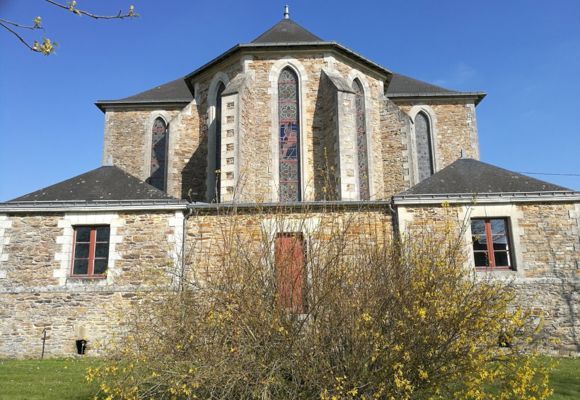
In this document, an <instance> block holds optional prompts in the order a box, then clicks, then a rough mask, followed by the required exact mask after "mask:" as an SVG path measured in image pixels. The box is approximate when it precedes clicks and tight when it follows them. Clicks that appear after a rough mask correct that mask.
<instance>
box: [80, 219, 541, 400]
mask: <svg viewBox="0 0 580 400" xmlns="http://www.w3.org/2000/svg"><path fill="white" fill-rule="evenodd" d="M228 218H229V221H230V222H228V224H233V225H234V226H231V227H228V228H227V229H224V232H223V235H224V236H223V237H224V244H223V245H222V247H221V248H220V249H219V254H220V262H219V266H218V267H217V268H215V270H213V271H212V273H211V274H206V275H205V276H204V277H203V279H201V278H200V275H195V276H197V279H192V280H190V281H188V282H187V284H186V285H184V287H183V289H182V290H180V291H177V292H174V293H171V294H168V295H167V296H166V298H165V299H164V300H163V301H156V302H151V303H150V304H142V305H141V306H139V307H138V308H137V309H136V310H135V313H134V314H135V315H134V316H132V318H131V331H130V332H129V334H128V335H127V337H126V338H125V339H124V342H123V346H122V347H120V348H119V350H118V353H117V356H118V357H117V358H111V359H110V360H108V362H107V363H105V364H104V365H103V366H101V367H98V368H93V369H90V370H89V371H88V373H87V379H88V380H90V381H93V380H96V381H97V382H99V384H100V389H101V390H100V393H99V395H98V396H100V398H118V399H149V398H155V399H321V400H331V399H332V400H334V399H537V400H539V399H545V398H547V397H548V396H549V395H550V389H549V386H548V381H547V374H548V370H547V367H545V366H544V365H542V364H541V363H540V362H538V361H537V360H536V359H535V358H534V357H533V356H532V355H530V351H531V346H532V343H531V338H532V337H533V335H534V330H535V329H538V327H537V325H538V323H537V321H535V320H534V318H532V316H531V315H530V314H529V313H528V312H526V311H525V310H521V309H515V308H512V306H511V305H512V304H513V303H512V300H513V293H512V289H511V287H510V285H509V284H508V283H505V282H499V281H497V280H493V279H491V278H489V277H487V278H485V277H481V276H476V275H475V274H474V272H473V271H472V270H471V269H468V268H466V267H465V265H464V257H463V256H464V254H463V251H464V248H463V246H464V242H463V241H462V240H461V239H460V238H459V237H457V235H451V234H450V233H449V231H448V232H447V233H444V234H423V235H420V237H419V236H418V235H417V234H416V235H414V236H413V237H412V238H411V237H408V238H403V239H399V240H393V239H390V238H389V236H388V235H385V234H382V233H381V232H376V228H372V227H371V225H372V224H369V226H368V229H366V228H365V227H363V228H361V227H360V224H354V223H349V222H345V221H344V220H341V221H335V222H333V223H331V224H330V226H328V225H325V226H319V227H318V228H317V230H316V231H312V228H311V227H310V228H309V229H310V231H311V235H310V236H309V238H307V239H308V240H307V243H306V244H305V245H304V247H305V248H306V252H305V262H304V264H305V266H304V268H305V269H304V272H305V274H306V276H307V278H306V281H307V282H306V283H304V284H301V286H300V287H301V290H302V291H303V302H304V304H303V308H304V309H303V311H302V312H301V313H300V314H298V313H296V312H292V310H290V309H289V308H288V304H287V302H285V301H284V300H283V299H281V295H280V285H281V283H280V281H279V274H277V273H276V272H275V270H276V268H277V266H276V263H277V261H276V259H275V257H274V256H273V255H272V249H273V248H274V243H273V241H274V240H275V237H273V236H272V235H270V234H268V233H267V232H262V235H260V237H256V235H253V236H251V235H250V236H251V237H245V236H244V235H243V234H242V233H240V232H242V231H243V230H241V229H238V228H239V226H235V225H236V223H235V222H231V221H233V220H235V219H236V218H237V217H236V216H229V217H228ZM240 218H242V217H240ZM255 218H258V217H255ZM369 218H371V217H369ZM373 226H374V225H373ZM374 229H375V230H374ZM454 236H455V237H454ZM305 240H306V239H305ZM204 257H206V255H203V254H202V256H201V257H200V259H202V258H204ZM191 265H193V267H195V265H196V262H195V260H194V261H192V262H191ZM191 276H194V274H192V275H191Z"/></svg>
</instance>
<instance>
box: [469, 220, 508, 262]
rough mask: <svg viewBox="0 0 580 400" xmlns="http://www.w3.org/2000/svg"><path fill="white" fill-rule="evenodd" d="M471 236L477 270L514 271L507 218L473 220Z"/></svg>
mask: <svg viewBox="0 0 580 400" xmlns="http://www.w3.org/2000/svg"><path fill="white" fill-rule="evenodd" d="M471 235H472V239H473V258H474V259H475V267H476V268H497V269H514V265H513V261H512V254H511V253H512V249H511V244H510V243H511V240H510V232H509V224H508V220H507V219H506V218H472V219H471Z"/></svg>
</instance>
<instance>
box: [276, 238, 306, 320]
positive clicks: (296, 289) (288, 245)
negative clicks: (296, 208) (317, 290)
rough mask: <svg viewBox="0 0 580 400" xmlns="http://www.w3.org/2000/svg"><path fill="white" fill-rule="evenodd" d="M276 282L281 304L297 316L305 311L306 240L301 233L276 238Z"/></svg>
mask: <svg viewBox="0 0 580 400" xmlns="http://www.w3.org/2000/svg"><path fill="white" fill-rule="evenodd" d="M275 263H276V280H277V284H278V301H279V304H280V305H281V306H282V307H284V308H286V309H287V310H289V311H290V312H292V313H295V314H303V313H304V311H305V304H304V295H305V282H306V273H305V269H306V268H305V257H304V240H303V238H302V235H301V234H299V233H283V234H279V235H278V237H277V238H276V251H275Z"/></svg>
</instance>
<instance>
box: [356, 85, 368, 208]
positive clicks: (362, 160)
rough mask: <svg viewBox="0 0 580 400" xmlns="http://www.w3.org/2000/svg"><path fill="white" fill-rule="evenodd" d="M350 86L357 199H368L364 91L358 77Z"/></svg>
mask: <svg viewBox="0 0 580 400" xmlns="http://www.w3.org/2000/svg"><path fill="white" fill-rule="evenodd" d="M352 88H353V90H354V93H355V99H356V153H357V160H358V192H359V199H360V200H369V199H370V189H369V156H368V143H367V124H366V118H365V93H364V90H363V87H362V85H361V83H360V81H359V80H358V79H355V80H354V81H353V83H352Z"/></svg>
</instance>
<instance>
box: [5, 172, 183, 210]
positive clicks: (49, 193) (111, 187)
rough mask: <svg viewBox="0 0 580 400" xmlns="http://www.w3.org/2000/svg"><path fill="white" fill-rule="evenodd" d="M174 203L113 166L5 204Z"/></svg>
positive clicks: (149, 186)
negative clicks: (116, 201) (134, 201)
mask: <svg viewBox="0 0 580 400" xmlns="http://www.w3.org/2000/svg"><path fill="white" fill-rule="evenodd" d="M75 200H76V201H87V202H91V201H99V200H140V201H143V200H145V201H147V200H155V201H158V200H166V201H171V200H172V201H178V200H177V199H175V198H173V197H171V196H168V195H167V194H166V193H164V192H162V191H161V190H158V189H157V188H154V187H153V186H151V185H149V184H147V183H145V182H143V181H141V180H139V179H137V178H135V177H134V176H133V175H130V174H128V173H126V172H125V171H123V170H122V169H120V168H118V167H115V166H103V167H99V168H97V169H94V170H92V171H89V172H86V173H84V174H81V175H78V176H75V177H74V178H70V179H67V180H65V181H62V182H59V183H57V184H55V185H52V186H48V187H46V188H44V189H40V190H37V191H36V192H32V193H29V194H26V195H24V196H21V197H18V198H16V199H13V200H10V201H8V202H6V203H16V202H28V201H30V202H35V201H50V202H58V201H75Z"/></svg>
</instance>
